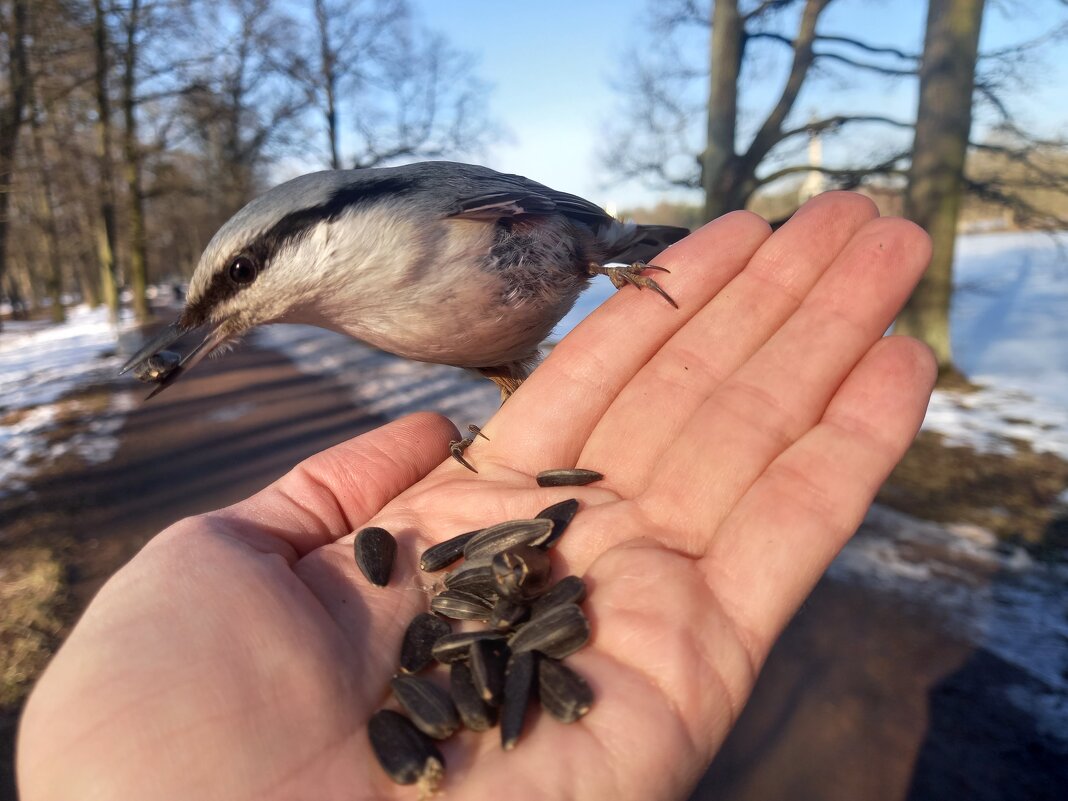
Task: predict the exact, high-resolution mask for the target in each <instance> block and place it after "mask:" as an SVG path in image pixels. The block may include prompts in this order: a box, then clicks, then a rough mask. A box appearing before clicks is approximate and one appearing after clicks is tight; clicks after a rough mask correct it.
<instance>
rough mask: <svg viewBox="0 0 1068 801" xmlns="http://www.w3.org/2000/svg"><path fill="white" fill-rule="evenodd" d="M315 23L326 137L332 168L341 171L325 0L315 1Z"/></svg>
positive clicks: (335, 94) (333, 73)
mask: <svg viewBox="0 0 1068 801" xmlns="http://www.w3.org/2000/svg"><path fill="white" fill-rule="evenodd" d="M315 23H316V26H317V27H318V29H319V62H320V63H319V66H320V69H321V70H322V75H321V76H320V77H321V78H322V80H323V91H324V92H325V94H326V97H325V98H324V99H325V101H326V107H325V108H324V109H323V112H324V114H325V115H326V135H327V138H329V140H330V168H331V169H333V170H340V169H341V154H340V153H339V151H338V130H337V65H336V64H335V63H334V50H333V48H332V47H331V46H330V16H329V14H328V13H327V9H326V4H325V2H324V0H315Z"/></svg>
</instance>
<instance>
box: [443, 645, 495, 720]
mask: <svg viewBox="0 0 1068 801" xmlns="http://www.w3.org/2000/svg"><path fill="white" fill-rule="evenodd" d="M449 694H450V695H451V696H452V702H453V704H455V705H456V710H457V711H458V712H459V713H460V719H461V720H463V722H464V725H465V726H466V727H467V728H469V729H470V730H471V731H485V730H486V729H488V728H490V727H491V726H493V724H494V723H496V722H497V710H496V708H495V707H492V706H490V705H489V704H487V703H486V702H485V701H484V700H482V696H481V695H480V694H479V692H478V689H477V688H476V687H475V682H474V679H473V678H472V676H471V668H470V667H469V666H468V664H467V662H453V663H452V666H451V667H450V668H449Z"/></svg>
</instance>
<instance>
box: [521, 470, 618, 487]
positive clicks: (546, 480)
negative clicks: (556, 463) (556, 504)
mask: <svg viewBox="0 0 1068 801" xmlns="http://www.w3.org/2000/svg"><path fill="white" fill-rule="evenodd" d="M536 478H537V482H538V486H539V487H581V486H583V485H584V484H592V483H593V482H594V481H600V480H601V479H602V478H604V476H603V475H601V474H600V473H598V472H597V471H596V470H583V469H581V468H578V467H575V468H571V469H559V470H542V471H541V472H540V473H538V475H537V476H536Z"/></svg>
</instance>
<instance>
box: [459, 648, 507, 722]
mask: <svg viewBox="0 0 1068 801" xmlns="http://www.w3.org/2000/svg"><path fill="white" fill-rule="evenodd" d="M511 655H512V652H511V650H510V649H509V648H508V645H507V643H505V642H504V640H478V641H476V642H473V643H471V648H470V651H469V652H468V661H469V662H470V663H471V678H472V679H473V680H474V682H475V687H476V688H477V689H478V694H479V696H480V697H481V698H482V700H483V701H485V702H486V703H487V704H490V705H491V706H499V705H500V703H501V696H502V694H503V693H504V672H505V668H506V667H507V666H508V658H509V657H510V656H511Z"/></svg>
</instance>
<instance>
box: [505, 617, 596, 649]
mask: <svg viewBox="0 0 1068 801" xmlns="http://www.w3.org/2000/svg"><path fill="white" fill-rule="evenodd" d="M589 638H590V623H589V621H588V620H586V616H585V615H584V614H582V610H581V609H579V608H578V606H576V605H575V604H557V605H556V606H553V607H552V608H550V609H547V610H546V611H545V612H543V613H542V614H540V615H538V616H537V617H535V618H533V619H532V620H531V621H530V622H529V623H524V624H523V625H522V626H520V627H519V628H518V629H516V632H515V634H513V635H512V639H511V640H510V641H509V643H508V645H509V647H510V648H511V649H512V653H519V652H521V651H541V653H543V654H545V655H546V656H551V657H553V658H554V659H563V658H564V657H565V656H567V655H568V654H573V653H575V651H577V650H578V649H579V648H581V647H582V646H583V645H585V644H586V641H587V640H588V639H589Z"/></svg>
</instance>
